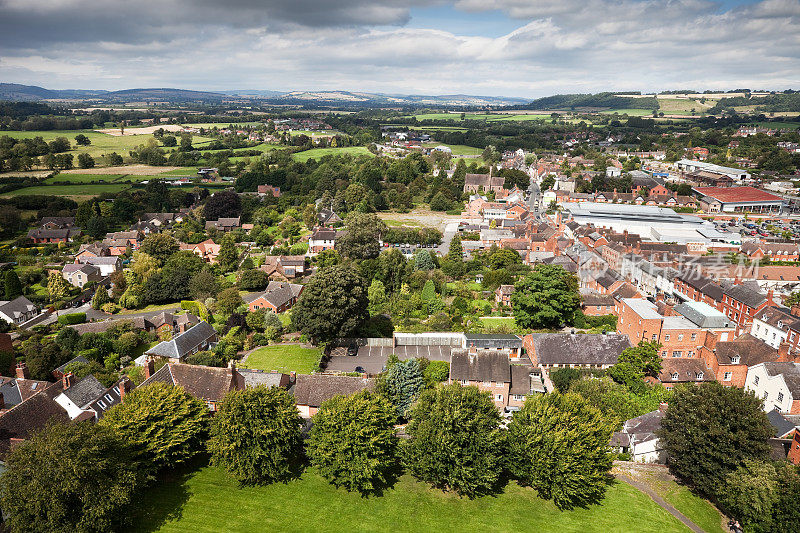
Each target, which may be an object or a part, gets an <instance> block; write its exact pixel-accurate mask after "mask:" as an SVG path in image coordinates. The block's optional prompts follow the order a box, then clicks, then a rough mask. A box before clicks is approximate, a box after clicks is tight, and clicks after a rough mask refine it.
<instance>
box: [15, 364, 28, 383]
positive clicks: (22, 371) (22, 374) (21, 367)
mask: <svg viewBox="0 0 800 533" xmlns="http://www.w3.org/2000/svg"><path fill="white" fill-rule="evenodd" d="M30 377H31V374H30V372H29V371H28V365H26V364H25V363H17V379H29V378H30Z"/></svg>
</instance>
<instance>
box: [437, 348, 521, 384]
mask: <svg viewBox="0 0 800 533" xmlns="http://www.w3.org/2000/svg"><path fill="white" fill-rule="evenodd" d="M450 379H452V380H455V381H460V380H467V381H494V382H497V383H509V382H510V381H511V368H510V365H509V363H508V355H506V354H505V353H502V352H497V351H494V350H478V351H477V353H470V352H469V350H453V351H451V352H450Z"/></svg>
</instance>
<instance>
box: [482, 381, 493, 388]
mask: <svg viewBox="0 0 800 533" xmlns="http://www.w3.org/2000/svg"><path fill="white" fill-rule="evenodd" d="M483 386H484V387H491V386H492V382H491V381H484V382H483Z"/></svg>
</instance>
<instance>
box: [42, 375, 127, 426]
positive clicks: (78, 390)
mask: <svg viewBox="0 0 800 533" xmlns="http://www.w3.org/2000/svg"><path fill="white" fill-rule="evenodd" d="M61 381H62V386H63V387H62V392H61V394H59V395H58V396H56V397H55V398H53V399H54V401H55V402H56V403H57V404H59V405H60V406H61V407H63V408H64V410H65V411H66V412H67V415H68V416H69V418H70V420H75V419H77V418H79V417H80V419H81V420H92V419H93V420H97V419H99V418H100V417H102V415H103V413H105V411H106V410H107V409H109V408H111V407H113V406H114V405H116V404H118V403H119V402H120V401H121V400H122V395H121V394H120V385H114V386H113V387H110V388H108V387H106V386H105V385H103V384H102V383H100V381H99V380H98V379H97V378H96V377H94V376H93V375H92V374H89V375H88V376H86V377H85V378H83V379H81V380H80V381H76V380H75V376H74V375H73V374H72V372H67V373H66V374H64V377H62V378H61Z"/></svg>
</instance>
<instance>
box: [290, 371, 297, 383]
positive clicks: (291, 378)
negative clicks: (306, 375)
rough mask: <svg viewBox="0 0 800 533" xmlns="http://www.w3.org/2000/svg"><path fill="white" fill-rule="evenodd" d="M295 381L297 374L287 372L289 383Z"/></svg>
mask: <svg viewBox="0 0 800 533" xmlns="http://www.w3.org/2000/svg"><path fill="white" fill-rule="evenodd" d="M295 381H297V372H295V371H294V370H292V371H291V372H289V383H294V382H295Z"/></svg>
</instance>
